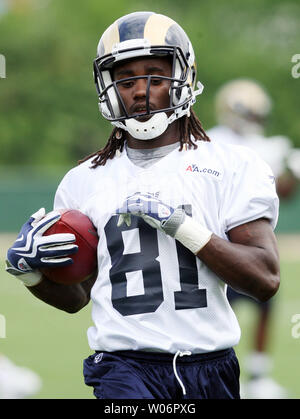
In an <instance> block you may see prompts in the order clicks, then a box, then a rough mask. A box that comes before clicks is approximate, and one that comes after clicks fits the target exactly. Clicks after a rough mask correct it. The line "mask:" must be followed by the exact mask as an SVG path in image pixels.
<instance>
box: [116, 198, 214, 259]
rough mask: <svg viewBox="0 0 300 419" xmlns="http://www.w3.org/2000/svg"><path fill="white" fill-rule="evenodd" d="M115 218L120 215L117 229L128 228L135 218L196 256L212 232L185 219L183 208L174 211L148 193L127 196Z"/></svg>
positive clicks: (188, 218)
mask: <svg viewBox="0 0 300 419" xmlns="http://www.w3.org/2000/svg"><path fill="white" fill-rule="evenodd" d="M116 214H119V220H118V226H121V225H122V224H123V223H124V222H125V223H126V224H127V225H128V226H129V225H130V223H131V216H132V215H136V216H138V217H141V218H143V220H145V221H146V223H148V224H150V225H151V227H154V228H157V229H158V230H161V231H163V232H164V233H166V234H168V235H169V236H171V237H174V238H175V239H176V240H178V241H179V242H180V243H182V244H183V245H184V246H185V247H186V248H187V249H189V250H190V251H191V252H192V253H194V254H195V255H197V254H198V252H199V251H200V250H201V249H202V247H204V246H205V245H206V244H207V243H208V242H209V240H210V239H211V237H212V232H211V231H210V230H208V229H207V228H206V227H205V225H203V224H201V223H199V222H197V221H195V220H194V219H192V217H189V216H188V215H186V214H185V212H184V210H183V208H182V207H177V208H175V209H174V208H172V207H170V206H169V205H167V204H165V203H164V202H162V201H160V200H159V199H158V198H156V197H155V195H154V194H151V193H145V194H142V193H140V192H136V193H135V194H133V195H131V196H129V197H128V198H127V199H126V200H125V202H124V203H123V205H122V207H121V208H118V209H117V211H116Z"/></svg>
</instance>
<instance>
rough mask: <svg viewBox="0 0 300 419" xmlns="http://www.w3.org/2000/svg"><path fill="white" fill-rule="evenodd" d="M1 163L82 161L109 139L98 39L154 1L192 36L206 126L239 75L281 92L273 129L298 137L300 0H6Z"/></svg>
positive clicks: (0, 44)
mask: <svg viewBox="0 0 300 419" xmlns="http://www.w3.org/2000/svg"><path fill="white" fill-rule="evenodd" d="M5 5H6V6H7V5H8V6H9V7H8V10H7V12H3V13H2V14H0V53H1V54H3V55H4V56H5V57H6V64H7V67H6V79H0V149H1V153H0V165H1V166H2V167H3V166H5V165H10V166H15V167H17V166H23V165H28V166H31V167H33V166H35V165H37V166H44V167H48V166H64V167H69V166H74V165H75V164H76V163H77V160H78V159H80V158H82V157H84V156H85V155H87V154H89V153H91V152H93V151H96V150H98V149H99V148H101V147H102V146H103V145H104V144H105V143H106V141H107V138H108V135H109V133H110V131H111V125H110V124H109V123H108V122H107V121H105V120H103V118H102V116H101V115H100V113H99V111H98V107H97V96H96V90H95V87H94V83H93V78H92V61H93V59H94V58H95V55H96V46H97V43H98V40H99V38H100V35H101V34H102V32H103V31H104V30H105V29H106V27H107V26H108V25H109V24H110V23H112V22H113V21H114V20H115V19H116V18H118V17H120V16H122V15H123V14H126V13H130V12H133V11H140V10H153V11H156V12H159V13H163V14H166V15H168V16H170V17H171V18H173V19H174V20H176V21H177V22H178V23H179V24H180V25H181V26H182V27H183V28H184V29H185V30H186V32H187V33H188V35H189V36H190V39H191V41H192V43H193V45H194V49H195V53H196V59H197V67H198V79H199V80H201V82H202V83H203V84H204V86H205V90H204V93H203V94H202V96H200V98H198V102H197V104H196V105H195V109H196V112H197V113H198V115H199V116H200V119H201V120H202V122H203V125H204V127H205V128H210V127H211V126H213V125H214V124H215V122H216V121H215V113H214V95H215V93H216V90H217V89H218V88H219V87H220V86H221V85H222V83H224V82H226V81H228V80H230V79H233V78H236V77H250V78H255V79H257V80H258V81H260V82H261V83H262V84H263V85H264V86H265V87H266V89H267V90H268V91H269V93H270V94H271V96H272V99H273V112H272V115H271V118H270V120H269V122H268V126H267V133H268V134H269V135H277V134H282V135H287V136H288V137H289V138H290V139H291V140H292V142H293V143H294V144H295V146H300V118H299V115H298V114H299V90H300V79H294V78H293V77H292V75H291V69H292V66H293V64H292V63H291V58H292V56H293V55H294V54H296V53H300V45H299V40H300V25H299V21H300V3H299V0H289V1H283V0H243V1H240V0H207V1H199V0H187V1H178V0H151V1H150V0H149V1H146V0H142V1H134V0H129V1H126V2H125V1H121V0H115V1H114V2H107V1H102V0H85V1H80V0H23V1H21V0H19V1H18V0H14V1H12V0H11V1H9V0H6V1H5V0H0V12H1V10H2V11H3V10H4V8H5Z"/></svg>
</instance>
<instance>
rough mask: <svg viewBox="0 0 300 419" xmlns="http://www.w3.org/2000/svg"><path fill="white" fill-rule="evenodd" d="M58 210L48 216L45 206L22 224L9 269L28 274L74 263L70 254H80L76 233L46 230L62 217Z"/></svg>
mask: <svg viewBox="0 0 300 419" xmlns="http://www.w3.org/2000/svg"><path fill="white" fill-rule="evenodd" d="M60 217H61V215H60V213H59V212H58V211H52V212H50V213H49V214H47V215H45V209H44V208H41V209H40V210H39V211H37V212H36V213H35V214H33V215H32V216H31V217H30V219H29V220H28V221H27V222H26V223H25V224H24V225H23V226H22V228H21V231H20V233H19V235H18V237H17V239H16V241H15V242H14V244H13V245H12V246H11V247H10V248H9V249H8V251H7V261H6V271H7V272H8V273H10V274H12V275H15V276H18V275H25V274H28V273H30V272H35V270H37V269H38V268H41V267H47V266H48V267H49V266H66V265H69V264H71V263H73V261H72V259H71V258H70V257H68V255H70V254H73V253H76V252H77V251H78V246H77V245H75V244H74V242H75V236H74V234H69V233H68V234H62V233H60V234H52V235H49V236H43V233H44V232H45V231H46V230H47V229H48V228H49V227H51V226H52V225H53V224H54V223H55V222H56V221H58V220H59V219H60Z"/></svg>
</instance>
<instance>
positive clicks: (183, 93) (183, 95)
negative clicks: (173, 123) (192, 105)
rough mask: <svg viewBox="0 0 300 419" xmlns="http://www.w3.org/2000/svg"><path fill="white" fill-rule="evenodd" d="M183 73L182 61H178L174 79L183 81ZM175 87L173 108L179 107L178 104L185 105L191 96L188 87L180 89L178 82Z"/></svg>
mask: <svg viewBox="0 0 300 419" xmlns="http://www.w3.org/2000/svg"><path fill="white" fill-rule="evenodd" d="M183 73H184V71H183V68H182V66H181V64H180V61H179V60H178V59H176V63H175V73H174V78H175V79H182V78H183ZM173 86H174V89H172V92H173V97H172V104H173V106H177V105H178V104H180V103H183V102H184V101H185V100H186V99H187V97H188V94H189V89H188V86H184V87H178V86H179V82H178V81H175V82H174V84H173Z"/></svg>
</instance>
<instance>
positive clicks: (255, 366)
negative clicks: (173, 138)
mask: <svg viewBox="0 0 300 419" xmlns="http://www.w3.org/2000/svg"><path fill="white" fill-rule="evenodd" d="M215 108H216V117H217V122H218V125H217V126H215V127H214V128H211V129H210V130H208V136H209V137H210V138H211V139H212V140H214V141H218V142H227V143H229V144H236V145H242V146H247V147H250V148H252V149H254V150H255V151H256V152H257V153H258V154H259V155H260V157H262V158H263V159H264V160H265V161H266V162H267V163H268V164H269V165H270V167H271V168H272V170H273V173H274V176H275V181H276V189H277V193H278V196H279V198H280V199H288V198H290V197H291V196H292V195H293V194H294V192H295V191H296V188H297V183H298V179H299V178H300V150H297V149H293V147H292V143H291V141H290V140H289V139H288V138H287V137H284V136H273V137H266V136H265V134H264V131H265V123H266V121H267V119H268V117H269V115H270V112H271V108H272V100H271V98H270V96H269V95H268V93H267V92H266V91H265V89H264V88H263V87H262V86H261V85H260V84H259V83H257V82H256V81H254V80H250V79H236V80H232V81H229V82H228V83H226V84H225V85H223V86H222V87H221V88H220V90H219V91H218V92H217V94H216V99H215ZM244 298H246V299H249V297H247V296H245V295H242V294H239V293H237V292H236V291H234V290H233V289H232V288H230V287H228V299H229V301H230V303H231V304H235V302H236V300H240V299H244ZM251 301H253V302H254V303H255V304H256V306H257V309H258V312H259V313H258V322H257V325H256V330H255V335H254V347H253V349H252V351H251V352H250V354H249V355H248V356H247V358H246V360H245V365H244V368H245V372H246V374H247V376H248V378H249V380H248V381H247V384H245V385H244V386H243V387H244V388H243V389H242V391H244V397H249V398H282V397H284V396H285V395H286V391H285V389H283V388H282V387H281V386H280V385H279V384H278V383H276V382H275V381H274V380H273V379H272V378H271V371H272V360H271V356H270V354H269V349H270V348H269V335H270V327H271V314H272V311H273V304H274V299H271V300H269V301H268V302H266V303H259V302H256V301H255V300H251Z"/></svg>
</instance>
